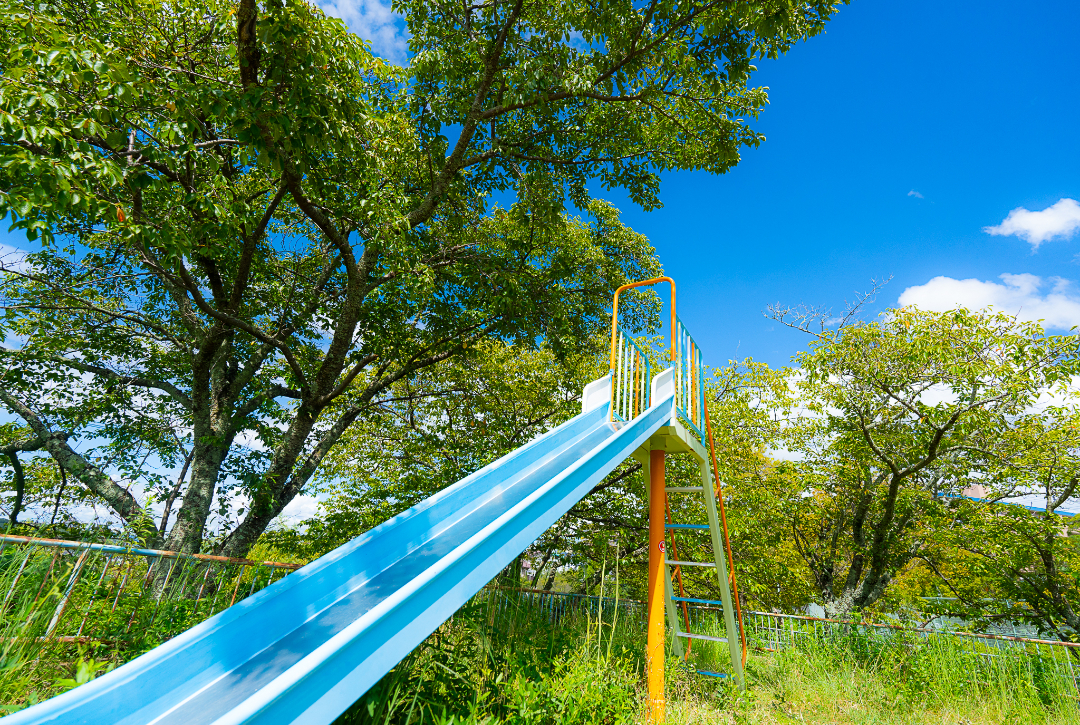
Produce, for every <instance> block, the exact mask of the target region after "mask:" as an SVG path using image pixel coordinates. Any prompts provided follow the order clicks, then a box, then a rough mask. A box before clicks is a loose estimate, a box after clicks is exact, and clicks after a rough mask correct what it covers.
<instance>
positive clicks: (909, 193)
mask: <svg viewBox="0 0 1080 725" xmlns="http://www.w3.org/2000/svg"><path fill="white" fill-rule="evenodd" d="M907 195H908V196H914V197H915V198H916V199H922V198H924V197H923V195H922V194H920V193H919V192H917V191H915V190H914V189H912V190H911V191H909V192H908V193H907Z"/></svg>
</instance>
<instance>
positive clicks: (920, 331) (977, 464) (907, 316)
mask: <svg viewBox="0 0 1080 725" xmlns="http://www.w3.org/2000/svg"><path fill="white" fill-rule="evenodd" d="M797 359H798V361H799V364H800V377H798V379H797V387H798V390H799V394H800V400H801V404H802V405H803V406H805V411H806V413H805V415H804V416H803V418H802V422H801V424H800V425H798V426H793V427H792V428H790V429H789V443H788V446H789V448H790V449H792V450H795V451H798V452H800V453H801V454H803V455H804V459H803V460H802V461H801V462H799V463H798V464H797V466H798V469H799V471H800V476H801V478H802V485H801V487H800V490H791V491H790V495H789V500H788V501H787V504H786V505H787V506H788V508H789V510H790V511H791V518H790V526H791V527H792V531H793V534H794V537H795V540H796V543H797V545H798V547H799V551H800V553H801V555H802V556H803V558H804V559H805V561H806V564H807V566H808V567H809V569H810V572H811V574H812V575H813V577H814V581H815V585H816V588H817V590H818V592H819V593H820V596H821V597H822V599H823V600H824V603H825V608H826V611H827V612H828V613H829V614H830V615H837V616H838V615H844V614H847V613H848V612H850V611H852V610H853V609H859V608H863V607H868V606H871V605H873V604H874V603H875V602H877V601H879V600H880V599H881V598H882V597H883V596H884V594H885V592H886V590H887V589H888V587H889V584H890V583H891V582H892V580H893V578H894V577H896V575H897V574H898V573H899V572H901V571H902V570H903V569H904V568H905V567H906V566H908V565H909V564H910V563H911V562H913V561H914V560H915V559H917V558H918V557H920V556H922V555H923V554H924V552H925V549H926V546H927V542H928V541H929V540H930V539H931V537H933V536H935V535H937V536H940V535H942V534H944V533H945V532H946V531H947V528H948V527H949V526H951V525H952V521H953V517H952V516H951V515H950V514H949V512H948V511H947V509H946V505H945V504H944V503H943V502H942V500H941V498H940V496H941V495H942V494H946V495H948V494H959V493H960V492H961V491H962V490H963V489H964V488H965V487H966V486H968V485H970V484H971V483H972V481H973V480H981V481H992V480H996V477H998V476H1000V474H1001V472H1002V470H1003V469H1002V465H1003V462H1004V461H1006V460H1008V459H1009V456H1011V455H1013V454H1014V448H1013V447H1012V444H1011V443H1010V442H1009V441H1010V439H1009V426H1008V421H1009V420H1010V419H1013V418H1015V417H1016V416H1020V415H1023V414H1024V413H1025V412H1026V411H1027V410H1028V409H1029V407H1030V406H1032V405H1033V404H1034V403H1035V402H1036V400H1037V399H1038V398H1039V396H1040V395H1042V394H1044V393H1049V392H1055V391H1057V392H1060V391H1061V390H1063V389H1064V388H1065V386H1066V385H1067V383H1068V380H1069V375H1070V374H1071V373H1072V372H1073V371H1075V369H1076V363H1077V338H1076V337H1075V336H1073V335H1061V336H1048V335H1045V334H1044V333H1043V330H1042V328H1041V327H1040V326H1039V325H1037V324H1035V323H1026V322H1021V321H1018V320H1017V319H1016V318H1014V317H1011V316H1008V315H1004V314H1000V313H992V312H985V313H984V312H971V311H968V310H963V309H961V310H954V311H951V312H941V313H938V312H925V311H921V310H918V309H915V308H903V309H899V310H891V311H889V312H888V313H886V314H884V315H883V316H882V317H881V319H879V320H878V321H875V322H869V323H852V324H848V325H845V326H843V327H841V328H840V329H836V330H833V329H823V330H822V331H821V332H820V333H818V334H817V335H816V337H815V339H814V340H813V342H812V343H811V350H810V351H808V352H804V353H800V354H799V355H798V358H797Z"/></svg>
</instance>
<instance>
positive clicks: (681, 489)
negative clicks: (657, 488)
mask: <svg viewBox="0 0 1080 725" xmlns="http://www.w3.org/2000/svg"><path fill="white" fill-rule="evenodd" d="M664 490H665V491H667V492H668V493H701V492H702V491H704V490H705V489H703V488H702V487H701V486H668V487H667V488H665V489H664Z"/></svg>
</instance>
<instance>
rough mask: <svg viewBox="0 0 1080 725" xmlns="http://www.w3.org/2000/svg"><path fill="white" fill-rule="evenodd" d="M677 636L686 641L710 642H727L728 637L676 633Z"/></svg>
mask: <svg viewBox="0 0 1080 725" xmlns="http://www.w3.org/2000/svg"><path fill="white" fill-rule="evenodd" d="M675 636H677V637H685V638H686V639H707V640H709V641H710V642H727V637H711V636H709V635H707V634H694V633H693V632H676V633H675Z"/></svg>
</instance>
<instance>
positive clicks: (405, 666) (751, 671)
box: [338, 596, 1080, 725]
mask: <svg viewBox="0 0 1080 725" xmlns="http://www.w3.org/2000/svg"><path fill="white" fill-rule="evenodd" d="M708 627H709V623H708V621H705V620H703V621H698V622H696V623H695V628H696V630H697V631H699V632H701V633H704V634H708V633H711V632H709V631H707V630H708ZM713 628H714V629H719V625H713ZM642 629H643V628H642V627H641V623H640V622H639V621H637V620H636V619H634V620H628V619H627V618H625V617H624V618H623V619H622V620H621V621H620V620H619V619H616V618H615V617H614V616H613V612H612V611H610V610H609V611H606V612H604V616H603V618H601V617H600V616H599V612H596V611H595V610H594V611H593V612H581V613H577V614H571V615H569V616H566V617H564V618H563V619H562V620H561V621H560V622H559V623H558V625H557V626H553V625H552V624H551V622H550V621H549V620H548V619H547V616H546V613H545V612H542V611H536V610H533V609H531V608H530V606H529V605H528V604H527V603H525V602H512V601H507V600H506V599H503V600H500V599H499V598H498V596H493V597H491V598H488V599H481V600H477V601H474V603H473V604H472V605H470V607H468V608H466V609H464V610H463V611H462V612H460V613H459V615H458V616H457V617H455V619H454V621H452V622H449V623H447V624H446V625H444V626H443V627H441V628H440V630H439V631H438V632H436V634H435V635H433V636H432V638H431V639H429V640H428V642H426V643H425V644H424V645H422V646H421V647H420V648H418V649H417V650H416V651H415V652H414V653H413V654H411V655H410V656H409V657H408V658H407V659H406V660H405V661H403V662H402V663H401V664H400V665H399V666H398V667H396V668H395V669H394V670H393V671H392V672H391V673H390V674H389V675H387V676H386V677H385V678H384V679H383V680H382V681H380V683H379V684H378V685H377V686H376V687H375V688H373V689H372V690H371V691H370V692H369V693H368V694H367V695H366V696H365V697H364V698H363V699H362V700H361V701H360V702H358V703H357V704H356V705H355V706H354V707H353V708H352V709H351V710H350V711H349V712H348V713H346V715H345V716H343V717H342V718H341V719H340V720H339V721H338V722H339V724H340V725H421V724H426V723H432V724H434V725H449V724H453V725H459V724H460V725H479V724H482V723H484V724H486V723H496V722H499V723H515V724H516V723H529V724H533V723H535V724H538V725H539V724H545V725H546V724H548V723H550V724H552V725H554V724H555V723H567V724H571V723H613V724H614V723H644V722H645V690H644V682H645V680H644V665H643V662H642V661H641V657H640V653H641V652H642V651H643V649H644V646H643V645H644V642H643V641H642ZM717 633H718V634H719V632H717ZM726 651H727V650H726V646H725V645H722V644H705V645H704V646H703V643H701V642H697V643H695V645H694V647H693V648H692V650H691V658H690V663H684V662H683V661H681V660H680V659H678V658H675V657H672V658H671V659H670V660H669V662H668V667H667V690H666V691H667V700H668V710H667V712H668V722H669V723H671V724H672V725H696V724H698V723H701V724H702V725H704V724H705V723H709V724H710V725H711V724H713V723H821V724H825V723H832V724H833V725H842V724H843V725H849V724H850V725H885V724H890V725H891V724H893V723H895V724H897V725H900V724H903V725H923V724H924V723H925V724H926V725H929V724H930V723H933V724H934V725H946V724H948V725H990V724H991V723H994V724H995V725H997V724H998V723H1010V724H1011V723H1017V724H1019V723H1024V724H1026V723H1040V724H1042V723H1045V724H1047V725H1050V724H1053V725H1057V724H1059V723H1060V724H1061V725H1070V724H1074V725H1080V703H1078V701H1077V698H1076V694H1077V693H1076V692H1075V691H1073V692H1070V691H1069V690H1068V689H1067V683H1065V682H1064V681H1063V680H1062V679H1061V678H1058V677H1055V676H1053V671H1052V669H1051V668H1049V667H1048V663H1047V662H1046V661H1044V660H1042V659H1040V658H1038V657H1034V656H1026V655H1021V656H1019V657H1010V658H1004V657H1002V658H996V659H990V658H987V657H986V656H985V655H986V654H987V653H986V652H980V651H972V650H970V649H965V648H963V647H962V646H961V645H959V644H958V643H957V642H956V640H955V639H953V638H948V637H931V638H929V639H922V638H917V637H914V636H910V637H909V636H907V635H905V634H903V633H901V634H900V635H892V636H878V635H875V634H866V633H865V632H863V631H852V632H848V633H845V634H843V635H840V636H832V637H828V638H825V637H820V638H818V639H815V640H807V641H805V642H802V643H801V644H800V647H799V648H798V649H797V650H785V651H780V652H755V653H753V654H752V656H751V658H750V660H749V662H748V664H747V682H748V690H747V692H745V693H741V692H738V691H737V690H736V689H735V688H734V687H732V686H731V685H730V684H727V683H726V682H725V681H722V680H717V679H714V678H708V677H703V676H701V675H698V674H696V672H695V670H696V669H699V668H700V669H710V670H714V671H716V670H726V669H727V667H726V663H727V654H726Z"/></svg>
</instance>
